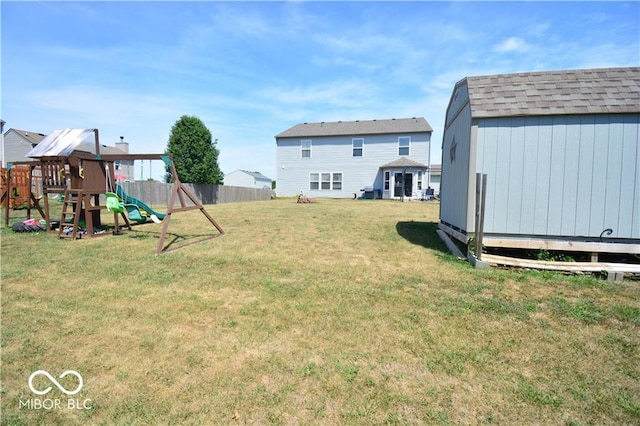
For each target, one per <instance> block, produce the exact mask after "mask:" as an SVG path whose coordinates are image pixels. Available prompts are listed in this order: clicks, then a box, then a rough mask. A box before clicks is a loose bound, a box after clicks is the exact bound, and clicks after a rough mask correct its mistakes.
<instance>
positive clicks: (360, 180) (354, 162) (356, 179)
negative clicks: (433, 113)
mask: <svg viewBox="0 0 640 426" xmlns="http://www.w3.org/2000/svg"><path fill="white" fill-rule="evenodd" d="M398 136H400V135H369V136H367V135H365V136H357V137H358V138H363V139H364V147H363V155H362V156H361V157H354V156H353V145H352V139H353V137H352V136H333V137H300V138H277V140H276V143H277V149H276V151H277V154H276V168H277V174H278V176H277V180H276V182H277V187H276V191H277V193H278V195H279V196H293V195H296V194H298V193H299V192H300V191H304V193H305V194H306V195H307V196H309V197H327V198H352V197H353V194H357V195H358V196H359V195H360V194H361V193H360V190H362V189H363V188H364V187H367V186H373V187H374V188H376V189H381V190H382V189H383V176H382V174H381V173H380V166H382V165H383V164H386V163H389V162H391V161H393V160H395V159H397V158H399V156H398ZM402 136H411V144H410V155H409V156H408V158H410V159H412V160H414V161H417V162H419V163H423V164H429V151H430V142H431V135H430V133H410V134H402ZM301 140H311V141H312V142H311V157H310V158H302V157H301V148H300V141H301ZM310 173H342V190H311V189H309V174H310ZM424 185H425V187H426V182H425V183H424Z"/></svg>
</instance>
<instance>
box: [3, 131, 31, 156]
mask: <svg viewBox="0 0 640 426" xmlns="http://www.w3.org/2000/svg"><path fill="white" fill-rule="evenodd" d="M32 148H33V146H32V145H31V143H30V142H29V141H27V140H25V139H24V138H23V137H22V136H20V135H19V134H18V133H16V132H15V131H13V129H10V130H9V131H7V133H6V134H5V135H4V156H5V158H4V159H3V162H4V163H5V164H7V163H13V162H18V161H33V160H32V159H31V158H27V153H28V152H29V151H31V149H32Z"/></svg>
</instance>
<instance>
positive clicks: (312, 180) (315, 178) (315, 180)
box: [309, 173, 320, 189]
mask: <svg viewBox="0 0 640 426" xmlns="http://www.w3.org/2000/svg"><path fill="white" fill-rule="evenodd" d="M309 189H320V174H319V173H310V174H309Z"/></svg>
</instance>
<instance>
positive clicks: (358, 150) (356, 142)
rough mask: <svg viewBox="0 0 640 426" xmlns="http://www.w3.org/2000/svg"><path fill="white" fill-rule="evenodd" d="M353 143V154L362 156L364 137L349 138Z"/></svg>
mask: <svg viewBox="0 0 640 426" xmlns="http://www.w3.org/2000/svg"><path fill="white" fill-rule="evenodd" d="M351 141H352V143H353V156H354V157H362V148H363V146H364V139H362V138H357V139H352V140H351Z"/></svg>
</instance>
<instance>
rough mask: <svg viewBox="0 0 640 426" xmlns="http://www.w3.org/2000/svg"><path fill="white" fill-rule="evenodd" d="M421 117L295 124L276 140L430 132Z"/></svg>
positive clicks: (277, 136)
mask: <svg viewBox="0 0 640 426" xmlns="http://www.w3.org/2000/svg"><path fill="white" fill-rule="evenodd" d="M432 131H433V129H432V128H431V126H430V125H429V123H427V120H425V119H424V118H423V117H413V118H398V119H395V118H392V119H385V120H363V121H361V120H356V121H335V122H324V121H323V122H321V123H302V124H296V125H295V126H293V127H291V128H290V129H288V130H285V131H284V132H282V133H280V134H278V135H276V138H295V137H313V136H345V135H354V136H355V135H374V134H396V133H418V132H420V133H422V132H432Z"/></svg>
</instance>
